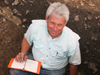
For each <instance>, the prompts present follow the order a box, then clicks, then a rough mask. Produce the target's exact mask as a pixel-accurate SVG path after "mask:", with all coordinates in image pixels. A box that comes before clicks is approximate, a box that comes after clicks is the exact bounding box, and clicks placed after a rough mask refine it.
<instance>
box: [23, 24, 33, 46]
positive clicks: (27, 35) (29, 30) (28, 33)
mask: <svg viewBox="0 0 100 75" xmlns="http://www.w3.org/2000/svg"><path fill="white" fill-rule="evenodd" d="M32 26H33V24H31V25H30V26H29V28H28V29H27V31H26V33H25V34H24V37H25V38H26V40H27V42H28V43H29V44H30V45H32V41H33V37H32V28H33V27H32Z"/></svg>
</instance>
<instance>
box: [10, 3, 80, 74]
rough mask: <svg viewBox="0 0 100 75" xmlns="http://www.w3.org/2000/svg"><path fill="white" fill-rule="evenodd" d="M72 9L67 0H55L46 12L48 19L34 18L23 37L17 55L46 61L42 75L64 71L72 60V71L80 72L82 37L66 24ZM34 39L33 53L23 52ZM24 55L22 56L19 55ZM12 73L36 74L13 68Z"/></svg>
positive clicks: (24, 58)
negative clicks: (66, 2) (64, 1)
mask: <svg viewBox="0 0 100 75" xmlns="http://www.w3.org/2000/svg"><path fill="white" fill-rule="evenodd" d="M68 20H69V10H68V8H67V7H66V5H65V4H62V3H59V2H55V3H52V4H51V5H50V6H49V8H48V9H47V12H46V20H32V24H31V25H30V26H29V28H28V30H27V32H26V33H25V35H24V38H23V41H22V48H21V52H20V53H19V54H18V55H17V56H16V57H15V59H16V61H18V62H22V61H23V60H26V59H27V57H28V58H29V59H33V60H37V61H40V62H41V63H42V66H41V71H40V75H63V73H64V72H65V68H66V67H65V66H66V65H67V64H68V62H69V63H70V75H76V73H77V69H78V65H79V64H80V63H81V57H80V49H79V42H78V40H79V39H80V37H79V36H78V35H77V34H76V33H75V32H73V31H72V30H71V29H69V28H68V27H66V24H67V22H68ZM32 43H33V47H32V54H29V55H28V56H27V55H26V56H23V55H24V54H26V53H27V52H28V49H29V48H30V46H31V45H32ZM19 57H21V59H20V58H19ZM10 73H11V75H33V74H32V73H29V72H24V71H19V70H14V69H11V70H10Z"/></svg>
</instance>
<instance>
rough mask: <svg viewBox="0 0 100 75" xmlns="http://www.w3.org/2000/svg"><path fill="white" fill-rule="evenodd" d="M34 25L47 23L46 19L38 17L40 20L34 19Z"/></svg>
mask: <svg viewBox="0 0 100 75" xmlns="http://www.w3.org/2000/svg"><path fill="white" fill-rule="evenodd" d="M32 24H33V25H37V26H39V25H46V20H42V19H38V20H32Z"/></svg>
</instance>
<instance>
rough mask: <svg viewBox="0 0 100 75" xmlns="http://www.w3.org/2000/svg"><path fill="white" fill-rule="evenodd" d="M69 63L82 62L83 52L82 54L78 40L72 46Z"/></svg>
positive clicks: (77, 63) (76, 63)
mask: <svg viewBox="0 0 100 75" xmlns="http://www.w3.org/2000/svg"><path fill="white" fill-rule="evenodd" d="M68 56H69V63H70V64H73V65H79V64H81V54H80V48H79V42H78V41H76V43H75V44H73V45H72V46H70V51H69V54H68Z"/></svg>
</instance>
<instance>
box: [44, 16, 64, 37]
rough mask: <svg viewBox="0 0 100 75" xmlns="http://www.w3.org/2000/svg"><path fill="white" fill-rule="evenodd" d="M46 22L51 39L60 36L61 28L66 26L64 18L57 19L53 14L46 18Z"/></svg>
mask: <svg viewBox="0 0 100 75" xmlns="http://www.w3.org/2000/svg"><path fill="white" fill-rule="evenodd" d="M46 22H47V29H48V32H49V34H50V36H51V37H52V39H53V38H56V37H58V36H60V34H61V33H62V30H63V27H64V26H65V25H66V23H65V18H64V17H59V18H58V17H56V16H54V15H53V14H51V15H50V16H49V18H48V19H47V18H46Z"/></svg>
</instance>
